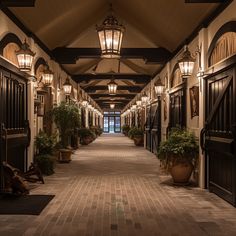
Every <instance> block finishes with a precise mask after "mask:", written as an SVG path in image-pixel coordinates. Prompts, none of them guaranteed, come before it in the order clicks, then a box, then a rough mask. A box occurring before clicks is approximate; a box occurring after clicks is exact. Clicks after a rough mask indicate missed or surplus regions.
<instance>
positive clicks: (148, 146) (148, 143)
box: [145, 105, 152, 151]
mask: <svg viewBox="0 0 236 236" xmlns="http://www.w3.org/2000/svg"><path fill="white" fill-rule="evenodd" d="M145 134H146V140H145V142H146V149H147V150H149V151H151V145H152V144H151V106H150V105H149V106H147V107H146V122H145Z"/></svg>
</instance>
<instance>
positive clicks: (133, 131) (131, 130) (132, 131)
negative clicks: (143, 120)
mask: <svg viewBox="0 0 236 236" xmlns="http://www.w3.org/2000/svg"><path fill="white" fill-rule="evenodd" d="M137 129H138V127H136V126H133V127H131V128H130V129H129V132H128V137H129V138H131V139H133V138H134V133H135V131H136V130H137Z"/></svg>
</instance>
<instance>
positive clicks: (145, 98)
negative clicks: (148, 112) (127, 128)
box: [141, 95, 148, 104]
mask: <svg viewBox="0 0 236 236" xmlns="http://www.w3.org/2000/svg"><path fill="white" fill-rule="evenodd" d="M141 100H142V103H143V104H146V103H147V102H148V96H147V95H143V96H142V98H141Z"/></svg>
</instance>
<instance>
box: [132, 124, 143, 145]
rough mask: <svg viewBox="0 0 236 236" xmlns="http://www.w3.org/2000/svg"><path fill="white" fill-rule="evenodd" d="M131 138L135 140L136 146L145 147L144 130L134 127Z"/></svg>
mask: <svg viewBox="0 0 236 236" xmlns="http://www.w3.org/2000/svg"><path fill="white" fill-rule="evenodd" d="M130 136H131V137H132V139H133V140H134V144H135V145H136V146H143V143H144V138H143V130H142V129H141V128H138V127H134V128H133V129H132V131H131V134H130Z"/></svg>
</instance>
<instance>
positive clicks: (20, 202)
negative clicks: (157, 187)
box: [0, 195, 55, 215]
mask: <svg viewBox="0 0 236 236" xmlns="http://www.w3.org/2000/svg"><path fill="white" fill-rule="evenodd" d="M54 196H55V195H23V196H13V195H3V196H0V214H1V215H39V214H40V213H41V212H42V210H43V209H44V208H45V207H46V206H47V204H48V203H49V202H50V201H51V200H52V199H53V198H54Z"/></svg>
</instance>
